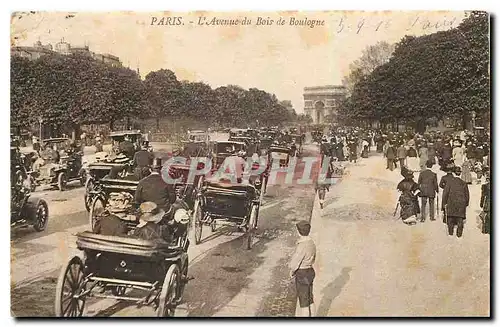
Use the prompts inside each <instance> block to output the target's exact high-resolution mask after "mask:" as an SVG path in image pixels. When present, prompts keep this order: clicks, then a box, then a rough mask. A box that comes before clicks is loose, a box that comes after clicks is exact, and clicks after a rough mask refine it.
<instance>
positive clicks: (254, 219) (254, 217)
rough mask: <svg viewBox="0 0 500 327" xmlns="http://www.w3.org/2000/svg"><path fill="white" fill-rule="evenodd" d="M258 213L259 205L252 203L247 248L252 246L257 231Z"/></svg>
mask: <svg viewBox="0 0 500 327" xmlns="http://www.w3.org/2000/svg"><path fill="white" fill-rule="evenodd" d="M257 215H258V209H257V205H256V204H254V205H252V209H251V211H250V218H249V221H248V229H247V250H250V249H251V248H252V241H253V234H254V232H255V227H256V226H257Z"/></svg>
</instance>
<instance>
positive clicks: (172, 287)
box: [156, 263, 180, 317]
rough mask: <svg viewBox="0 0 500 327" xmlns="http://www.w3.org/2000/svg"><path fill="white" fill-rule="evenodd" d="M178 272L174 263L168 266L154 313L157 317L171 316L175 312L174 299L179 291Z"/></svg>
mask: <svg viewBox="0 0 500 327" xmlns="http://www.w3.org/2000/svg"><path fill="white" fill-rule="evenodd" d="M179 285H180V274H179V266H177V264H176V263H174V264H172V265H171V266H170V267H168V270H167V274H166V275H165V280H164V281H163V286H162V288H161V293H160V299H159V300H160V303H159V305H158V309H157V310H158V311H157V312H156V315H157V316H158V317H173V316H174V313H175V299H176V298H177V296H178V295H177V293H178V291H179Z"/></svg>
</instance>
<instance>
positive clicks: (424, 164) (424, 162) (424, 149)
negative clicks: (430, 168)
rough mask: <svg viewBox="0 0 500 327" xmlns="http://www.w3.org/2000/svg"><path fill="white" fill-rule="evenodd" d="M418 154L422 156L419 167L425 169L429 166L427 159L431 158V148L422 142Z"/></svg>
mask: <svg viewBox="0 0 500 327" xmlns="http://www.w3.org/2000/svg"><path fill="white" fill-rule="evenodd" d="M418 156H419V157H420V162H419V166H420V167H419V168H420V170H424V169H425V168H426V167H427V160H429V149H428V148H427V145H426V144H425V143H422V146H421V147H420V149H418Z"/></svg>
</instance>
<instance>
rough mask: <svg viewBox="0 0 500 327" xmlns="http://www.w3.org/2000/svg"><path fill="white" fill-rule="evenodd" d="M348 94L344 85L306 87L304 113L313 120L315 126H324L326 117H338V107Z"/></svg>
mask: <svg viewBox="0 0 500 327" xmlns="http://www.w3.org/2000/svg"><path fill="white" fill-rule="evenodd" d="M346 94H347V91H346V88H345V87H344V86H342V85H324V86H312V87H305V88H304V113H305V114H306V115H308V116H310V117H311V118H312V120H313V123H314V124H323V123H325V121H326V120H325V118H326V117H333V118H334V117H335V116H336V114H337V109H338V105H339V103H340V101H342V100H343V99H345V97H346Z"/></svg>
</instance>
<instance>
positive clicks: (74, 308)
mask: <svg viewBox="0 0 500 327" xmlns="http://www.w3.org/2000/svg"><path fill="white" fill-rule="evenodd" d="M112 184H113V185H112V186H111V185H109V187H108V190H110V188H112V190H113V191H117V192H114V194H118V195H119V196H118V197H115V199H114V200H113V201H112V202H113V203H111V201H110V203H108V205H111V204H112V205H113V206H114V208H116V206H118V207H120V206H122V207H123V206H124V207H123V208H119V209H125V210H127V206H129V205H130V203H128V200H129V199H128V197H127V196H126V195H127V194H129V193H128V192H129V191H130V190H132V189H133V188H134V184H133V183H128V182H127V181H123V180H122V181H118V182H117V181H112ZM110 195H111V194H110ZM122 195H125V196H124V197H123V196H122ZM120 196H122V197H121V199H123V201H122V202H120V201H119V200H118V201H117V200H116V199H120ZM112 198H113V197H109V198H108V200H112ZM107 210H110V211H112V208H109V207H108V208H107ZM106 214H107V212H106V211H102V212H101V213H100V217H99V219H100V218H102V217H104V215H106ZM170 215H171V218H172V219H173V220H174V221H175V224H176V225H175V226H176V227H174V228H175V230H174V232H173V234H172V235H173V240H171V241H170V240H163V239H162V240H143V239H139V238H136V237H134V236H133V230H134V229H135V228H136V227H137V225H138V219H136V218H137V217H135V216H134V214H133V212H132V211H128V212H127V215H126V217H127V219H125V221H126V223H127V226H128V234H127V235H126V236H108V235H100V234H97V233H95V230H92V232H91V231H86V232H82V233H79V234H77V240H76V244H77V247H78V249H79V250H82V251H83V252H84V256H83V258H81V257H79V256H74V257H73V258H71V259H70V260H69V262H68V263H67V265H65V266H63V267H62V269H61V272H60V274H59V278H58V280H57V285H56V298H55V314H56V316H58V317H81V316H82V315H83V313H84V307H85V303H86V299H87V298H91V297H95V298H111V299H114V300H121V301H131V302H132V303H135V304H136V305H138V306H144V305H150V306H152V307H153V308H154V309H155V310H156V315H157V316H158V317H171V316H174V314H175V308H176V306H177V305H178V304H179V303H180V302H181V300H182V296H183V293H184V288H185V285H186V284H187V282H188V254H187V250H188V247H189V240H188V237H187V227H188V223H189V221H190V219H191V217H190V213H189V211H188V210H187V209H186V207H185V206H184V205H180V206H178V207H177V208H176V209H174V210H173V211H172V212H171V213H170ZM128 217H132V219H128ZM92 228H93V227H92ZM128 290H136V291H142V292H143V293H144V294H143V295H139V294H137V293H138V292H129V293H128V292H127V291H128Z"/></svg>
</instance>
